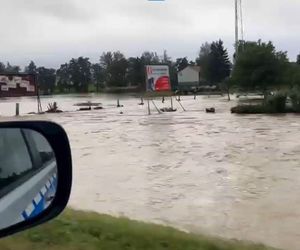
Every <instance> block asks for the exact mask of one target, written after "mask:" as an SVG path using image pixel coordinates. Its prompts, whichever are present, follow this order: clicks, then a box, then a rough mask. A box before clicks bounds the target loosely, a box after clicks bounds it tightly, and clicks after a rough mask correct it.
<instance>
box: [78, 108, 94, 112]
mask: <svg viewBox="0 0 300 250" xmlns="http://www.w3.org/2000/svg"><path fill="white" fill-rule="evenodd" d="M89 110H92V107H87V108H80V109H79V110H78V111H89Z"/></svg>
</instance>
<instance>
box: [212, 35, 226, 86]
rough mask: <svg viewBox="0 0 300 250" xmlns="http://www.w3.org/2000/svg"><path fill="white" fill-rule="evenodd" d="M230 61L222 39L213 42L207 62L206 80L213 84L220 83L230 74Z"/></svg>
mask: <svg viewBox="0 0 300 250" xmlns="http://www.w3.org/2000/svg"><path fill="white" fill-rule="evenodd" d="M230 70H231V63H230V60H229V56H228V52H227V50H226V49H225V48H224V45H223V41H222V40H219V41H216V42H213V43H212V44H211V48H210V56H209V63H208V72H207V77H208V80H209V81H210V82H211V83H213V84H220V83H222V82H223V81H224V80H225V79H226V78H227V77H229V75H230Z"/></svg>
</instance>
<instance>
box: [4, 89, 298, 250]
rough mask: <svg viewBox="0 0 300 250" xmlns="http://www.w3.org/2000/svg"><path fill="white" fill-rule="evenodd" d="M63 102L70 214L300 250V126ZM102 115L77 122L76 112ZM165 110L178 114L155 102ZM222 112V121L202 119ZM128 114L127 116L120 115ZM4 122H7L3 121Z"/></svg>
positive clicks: (292, 120)
mask: <svg viewBox="0 0 300 250" xmlns="http://www.w3.org/2000/svg"><path fill="white" fill-rule="evenodd" d="M116 99H117V97H116V96H107V95H106V96H105V95H102V96H84V95H82V96H55V97H47V98H43V99H42V102H43V107H46V104H47V103H48V102H51V101H57V102H58V106H59V107H60V108H61V109H63V110H68V111H71V112H66V113H63V114H53V115H43V116H38V117H37V116H31V117H27V116H26V117H22V118H19V119H49V120H53V121H55V122H57V123H59V124H61V125H62V126H63V127H64V128H65V129H66V131H67V132H68V134H69V137H70V141H71V147H72V153H73V163H74V181H73V190H72V195H71V200H70V203H69V206H71V207H73V208H77V209H84V210H92V211H97V212H99V213H106V214H111V215H117V216H127V217H130V218H133V219H138V220H144V221H151V222H155V223H162V224H166V225H171V226H175V227H178V228H180V229H183V230H186V231H191V232H195V233H205V234H209V235H216V236H221V237H226V238H235V239H242V240H248V241H253V242H261V243H265V244H268V245H270V246H274V247H279V248H282V249H292V250H296V249H300V233H299V232H300V195H299V190H300V133H299V132H300V117H299V116H296V115H282V116H265V115H248V116H238V115H232V114H230V112H229V110H230V107H231V106H233V105H235V101H232V102H230V103H228V102H227V101H226V99H225V98H221V97H210V98H208V97H199V98H197V100H196V101H195V100H194V99H193V97H182V104H183V106H184V107H185V108H186V110H187V112H184V111H183V110H182V109H181V107H180V106H179V105H178V103H176V102H174V105H175V106H176V108H178V112H175V113H165V114H162V115H158V114H156V113H155V109H154V108H152V112H153V115H151V116H148V115H147V107H146V106H138V103H139V102H140V100H139V99H138V98H133V97H129V96H128V97H121V104H123V105H124V107H123V108H121V109H117V108H116V107H115V106H116V103H117V101H116ZM88 100H90V101H93V102H98V101H100V102H102V103H103V106H104V108H105V109H104V110H98V111H87V112H75V110H76V109H77V108H78V107H74V106H73V104H75V103H77V102H82V101H88ZM15 102H20V103H21V114H25V113H28V112H30V111H36V108H35V107H36V105H35V103H34V100H33V99H32V98H22V99H9V100H3V101H2V102H1V103H0V113H1V114H2V115H3V116H11V115H13V114H14V103H15ZM156 104H157V105H158V106H159V107H164V106H166V107H167V106H170V102H169V99H166V102H165V104H162V102H161V100H157V101H156ZM207 107H215V108H216V110H217V113H216V114H206V113H205V112H204V109H205V108H207ZM121 111H122V112H123V114H120V112H121ZM1 119H2V120H5V119H9V118H5V117H4V118H1Z"/></svg>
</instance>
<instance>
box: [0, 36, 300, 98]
mask: <svg viewBox="0 0 300 250" xmlns="http://www.w3.org/2000/svg"><path fill="white" fill-rule="evenodd" d="M153 64H164V65H168V66H169V68H170V78H171V83H172V88H173V90H176V89H177V85H178V80H177V73H178V71H181V70H182V69H184V68H185V67H187V66H188V65H197V66H200V67H201V78H202V81H203V82H204V84H206V85H217V86H219V87H220V88H221V89H224V90H226V91H227V92H228V93H229V92H230V91H232V89H234V90H235V91H236V90H237V91H239V90H242V91H262V92H263V93H267V92H268V91H269V90H270V89H274V88H275V89H276V88H277V89H278V88H284V87H285V88H300V55H298V57H297V61H296V62H290V61H289V59H288V57H287V52H283V51H277V50H276V48H275V46H274V45H273V43H272V42H262V41H260V40H259V41H257V42H249V41H240V42H239V44H238V53H237V55H234V63H231V61H230V59H229V56H228V52H227V49H226V48H225V47H224V44H223V41H222V40H218V41H213V42H211V43H207V42H206V43H204V44H202V46H201V47H200V50H199V54H198V56H197V57H196V58H195V60H192V61H189V60H188V59H187V57H182V58H177V59H175V60H172V58H171V57H170V56H169V55H168V53H167V51H164V53H163V55H158V53H156V52H149V51H146V52H144V53H142V55H141V56H139V57H129V58H126V57H125V55H124V54H123V53H121V52H120V51H115V52H104V53H102V55H101V56H100V57H99V60H98V62H96V63H92V62H91V61H90V59H89V58H87V57H79V58H72V59H71V60H70V61H69V62H66V63H64V64H62V65H61V66H60V67H59V68H58V69H53V68H47V67H38V66H36V64H35V63H34V62H33V61H31V62H30V63H29V65H28V66H26V67H25V68H24V70H23V72H25V73H33V74H36V75H37V78H38V82H39V85H40V89H41V91H42V92H43V93H46V94H52V93H68V92H82V93H84V92H88V91H89V90H90V87H91V86H92V87H93V90H94V91H101V90H102V89H107V88H119V87H136V88H137V89H140V90H143V89H144V86H145V66H146V65H153ZM0 73H21V68H20V67H19V66H16V65H11V64H10V63H7V64H6V65H5V64H3V63H1V62H0Z"/></svg>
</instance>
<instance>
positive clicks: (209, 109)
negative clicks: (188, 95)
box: [206, 108, 216, 113]
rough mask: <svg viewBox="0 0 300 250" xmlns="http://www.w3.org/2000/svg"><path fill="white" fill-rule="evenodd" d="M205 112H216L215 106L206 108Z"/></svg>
mask: <svg viewBox="0 0 300 250" xmlns="http://www.w3.org/2000/svg"><path fill="white" fill-rule="evenodd" d="M206 113H216V109H215V108H207V109H206Z"/></svg>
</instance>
